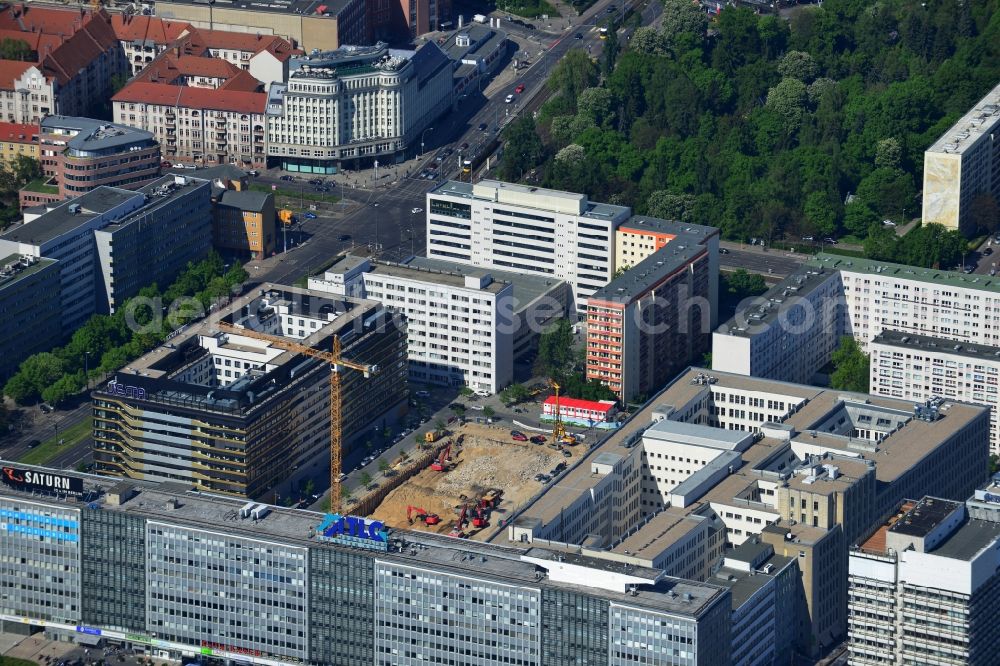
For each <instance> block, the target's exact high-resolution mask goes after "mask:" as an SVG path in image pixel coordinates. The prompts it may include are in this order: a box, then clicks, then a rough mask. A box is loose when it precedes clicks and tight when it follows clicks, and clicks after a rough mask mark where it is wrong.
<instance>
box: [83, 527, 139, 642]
mask: <svg viewBox="0 0 1000 666" xmlns="http://www.w3.org/2000/svg"><path fill="white" fill-rule="evenodd" d="M81 519H82V523H83V531H82V535H81V541H80V549H81V550H82V552H83V562H82V566H83V589H84V590H85V594H84V595H83V624H86V625H90V626H95V627H104V628H107V629H120V630H122V631H135V632H142V631H144V630H145V628H146V538H145V533H146V521H145V520H144V519H142V518H140V517H138V516H133V515H130V514H127V513H121V512H119V511H104V510H101V509H85V510H83V511H82V513H81Z"/></svg>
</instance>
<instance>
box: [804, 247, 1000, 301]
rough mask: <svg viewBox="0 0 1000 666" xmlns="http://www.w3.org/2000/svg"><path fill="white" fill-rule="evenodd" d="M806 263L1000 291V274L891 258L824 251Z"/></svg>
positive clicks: (888, 276) (958, 286)
mask: <svg viewBox="0 0 1000 666" xmlns="http://www.w3.org/2000/svg"><path fill="white" fill-rule="evenodd" d="M803 266H812V267H813V269H814V270H815V269H816V268H820V267H822V268H824V269H826V270H828V271H847V272H850V273H864V274H867V275H872V276H875V277H882V278H889V279H895V280H913V281H915V282H926V283H928V284H934V285H941V286H947V287H957V288H960V289H979V290H982V291H988V292H992V293H997V294H1000V277H990V276H989V275H975V274H972V275H965V274H964V273H960V272H958V271H947V270H940V269H935V268H918V267H916V266H906V265H905V264H893V263H889V262H887V261H874V260H872V259H863V258H858V257H844V256H841V255H837V254H826V253H825V252H821V253H820V254H817V255H816V256H815V257H813V258H812V259H810V260H809V261H807V262H806V263H805V264H803Z"/></svg>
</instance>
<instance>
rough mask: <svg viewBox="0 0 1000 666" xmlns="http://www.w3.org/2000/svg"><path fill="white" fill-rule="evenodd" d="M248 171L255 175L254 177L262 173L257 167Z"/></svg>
mask: <svg viewBox="0 0 1000 666" xmlns="http://www.w3.org/2000/svg"><path fill="white" fill-rule="evenodd" d="M247 173H248V174H250V175H251V176H253V177H254V178H256V177H257V176H259V175H260V171H257V169H250V170H249V171H247Z"/></svg>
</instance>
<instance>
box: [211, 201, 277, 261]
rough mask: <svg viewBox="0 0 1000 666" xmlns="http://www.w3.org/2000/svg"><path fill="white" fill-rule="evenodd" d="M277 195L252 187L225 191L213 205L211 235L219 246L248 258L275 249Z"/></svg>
mask: <svg viewBox="0 0 1000 666" xmlns="http://www.w3.org/2000/svg"><path fill="white" fill-rule="evenodd" d="M275 219H276V218H275V214H274V195H273V194H272V193H270V192H253V191H250V190H244V191H240V190H230V189H226V190H224V191H223V192H222V193H221V194H220V195H219V196H218V198H216V199H214V201H213V205H212V238H213V244H214V245H215V247H216V249H218V250H220V251H222V252H226V253H232V254H235V255H236V256H239V257H246V258H248V259H259V258H261V257H270V256H271V255H272V254H274V252H275V241H276V238H275V237H276V235H277V233H278V230H277V227H276V226H275Z"/></svg>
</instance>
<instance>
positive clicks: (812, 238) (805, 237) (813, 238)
mask: <svg viewBox="0 0 1000 666" xmlns="http://www.w3.org/2000/svg"><path fill="white" fill-rule="evenodd" d="M802 240H808V241H811V240H816V238H815V237H814V236H803V237H802Z"/></svg>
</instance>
